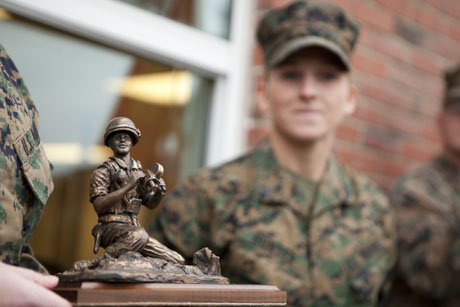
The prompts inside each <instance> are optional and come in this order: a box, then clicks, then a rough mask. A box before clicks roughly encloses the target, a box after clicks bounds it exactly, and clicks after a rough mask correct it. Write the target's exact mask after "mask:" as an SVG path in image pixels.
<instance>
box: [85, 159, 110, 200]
mask: <svg viewBox="0 0 460 307" xmlns="http://www.w3.org/2000/svg"><path fill="white" fill-rule="evenodd" d="M109 188H110V173H109V170H108V168H107V167H105V166H102V167H98V168H97V169H96V170H95V171H94V172H93V173H92V174H91V179H90V181H89V201H90V202H93V201H94V200H95V199H96V198H98V197H100V196H104V195H107V194H109Z"/></svg>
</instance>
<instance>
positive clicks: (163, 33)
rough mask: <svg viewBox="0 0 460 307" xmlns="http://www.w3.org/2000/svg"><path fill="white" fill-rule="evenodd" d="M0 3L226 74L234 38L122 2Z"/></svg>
mask: <svg viewBox="0 0 460 307" xmlns="http://www.w3.org/2000/svg"><path fill="white" fill-rule="evenodd" d="M0 6H1V7H4V8H6V9H8V10H10V11H12V12H14V13H17V14H19V15H22V16H26V17H27V18H30V19H32V20H36V21H38V22H41V23H44V24H47V25H50V26H53V27H56V28H58V29H62V30H64V31H68V32H70V33H73V34H77V35H80V36H82V37H85V38H88V39H92V40H95V41H98V42H102V43H106V44H108V45H110V46H113V47H116V48H120V49H121V50H126V51H128V52H132V53H134V54H136V55H139V56H143V57H146V58H150V59H153V58H154V59H156V60H161V61H164V62H166V63H168V64H173V65H175V66H178V65H181V66H182V65H183V66H184V67H186V68H189V69H193V70H195V71H200V72H202V73H205V74H211V75H217V74H219V75H226V74H228V71H229V68H230V67H229V65H228V63H229V62H230V59H231V54H230V51H231V48H230V42H228V41H226V40H224V39H221V38H218V37H214V36H211V35H208V34H206V33H204V32H202V31H200V30H197V29H194V28H192V27H189V26H186V25H183V24H181V23H178V22H175V21H172V20H170V19H168V18H165V17H162V16H159V15H155V14H152V13H149V12H147V11H144V10H142V9H139V8H137V7H133V6H131V5H128V4H125V3H122V2H117V1H110V0H1V1H0ZM191 41H192V42H193V46H191V45H190V42H191Z"/></svg>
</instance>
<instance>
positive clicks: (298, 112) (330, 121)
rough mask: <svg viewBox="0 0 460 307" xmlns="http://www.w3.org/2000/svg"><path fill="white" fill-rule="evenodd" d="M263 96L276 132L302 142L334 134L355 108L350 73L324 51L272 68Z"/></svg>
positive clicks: (305, 52)
mask: <svg viewBox="0 0 460 307" xmlns="http://www.w3.org/2000/svg"><path fill="white" fill-rule="evenodd" d="M263 95H264V99H263V102H262V104H263V106H262V109H263V110H264V111H265V113H266V115H267V116H268V117H269V119H271V122H272V129H273V131H272V132H273V133H278V134H279V135H280V136H282V137H285V138H289V139H293V140H296V141H300V142H312V141H315V140H318V139H321V138H323V137H325V136H327V135H328V134H330V133H334V130H335V129H336V128H337V126H338V125H339V124H340V123H341V122H342V121H343V119H344V117H345V116H347V115H349V114H351V113H352V112H353V111H354V108H355V91H354V89H352V88H351V86H350V77H349V73H348V72H347V71H345V70H344V69H343V67H341V66H340V65H339V64H338V62H337V58H336V56H335V55H333V54H332V53H330V52H328V51H326V50H325V49H322V48H308V49H303V50H301V51H299V52H297V53H295V54H293V55H291V56H290V57H288V58H287V59H286V60H285V61H284V62H282V63H281V64H280V65H278V66H276V67H274V68H272V69H271V70H270V71H269V72H268V75H267V76H266V80H265V85H264V92H263Z"/></svg>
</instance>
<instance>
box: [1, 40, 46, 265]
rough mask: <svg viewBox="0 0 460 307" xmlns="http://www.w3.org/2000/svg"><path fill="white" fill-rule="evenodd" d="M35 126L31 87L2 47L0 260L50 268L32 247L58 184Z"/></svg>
mask: <svg viewBox="0 0 460 307" xmlns="http://www.w3.org/2000/svg"><path fill="white" fill-rule="evenodd" d="M37 126H38V112H37V109H36V108H35V105H34V102H33V100H32V98H31V96H30V94H29V91H28V89H27V87H26V86H25V84H24V81H23V79H22V77H21V75H20V74H19V72H18V70H17V69H16V67H15V65H14V63H13V61H12V60H11V59H10V57H9V56H8V54H7V53H6V51H5V50H4V49H3V47H2V46H0V135H1V144H0V146H1V154H0V260H1V261H3V262H5V263H9V264H14V265H19V266H23V267H27V268H30V269H33V270H36V271H41V272H46V270H45V269H44V268H43V267H42V266H41V265H40V263H39V262H38V261H37V260H36V259H35V258H34V257H33V255H32V250H31V248H30V246H29V240H30V237H31V235H32V233H33V231H34V229H35V227H36V226H37V224H38V221H39V220H40V216H41V214H42V211H43V208H44V206H45V203H46V201H47V199H48V197H49V195H50V194H51V192H52V191H53V187H54V186H53V181H52V178H51V169H50V163H49V162H48V159H47V158H46V155H45V152H44V150H43V147H42V145H41V144H40V137H39V135H38V130H37Z"/></svg>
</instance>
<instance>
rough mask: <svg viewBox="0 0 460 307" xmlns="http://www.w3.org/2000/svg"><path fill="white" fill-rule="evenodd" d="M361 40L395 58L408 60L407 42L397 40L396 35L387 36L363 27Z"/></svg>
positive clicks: (366, 44) (364, 43)
mask: <svg viewBox="0 0 460 307" xmlns="http://www.w3.org/2000/svg"><path fill="white" fill-rule="evenodd" d="M359 41H360V43H362V44H363V45H365V46H368V47H370V48H373V49H375V50H377V51H379V52H381V53H383V54H385V55H387V56H390V57H392V58H394V59H397V60H400V61H407V58H408V56H407V50H408V48H407V44H405V43H403V42H401V41H399V40H396V39H395V36H391V37H385V36H383V35H381V34H378V33H375V32H373V31H369V30H367V29H366V28H363V31H361V35H360V40H359Z"/></svg>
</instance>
